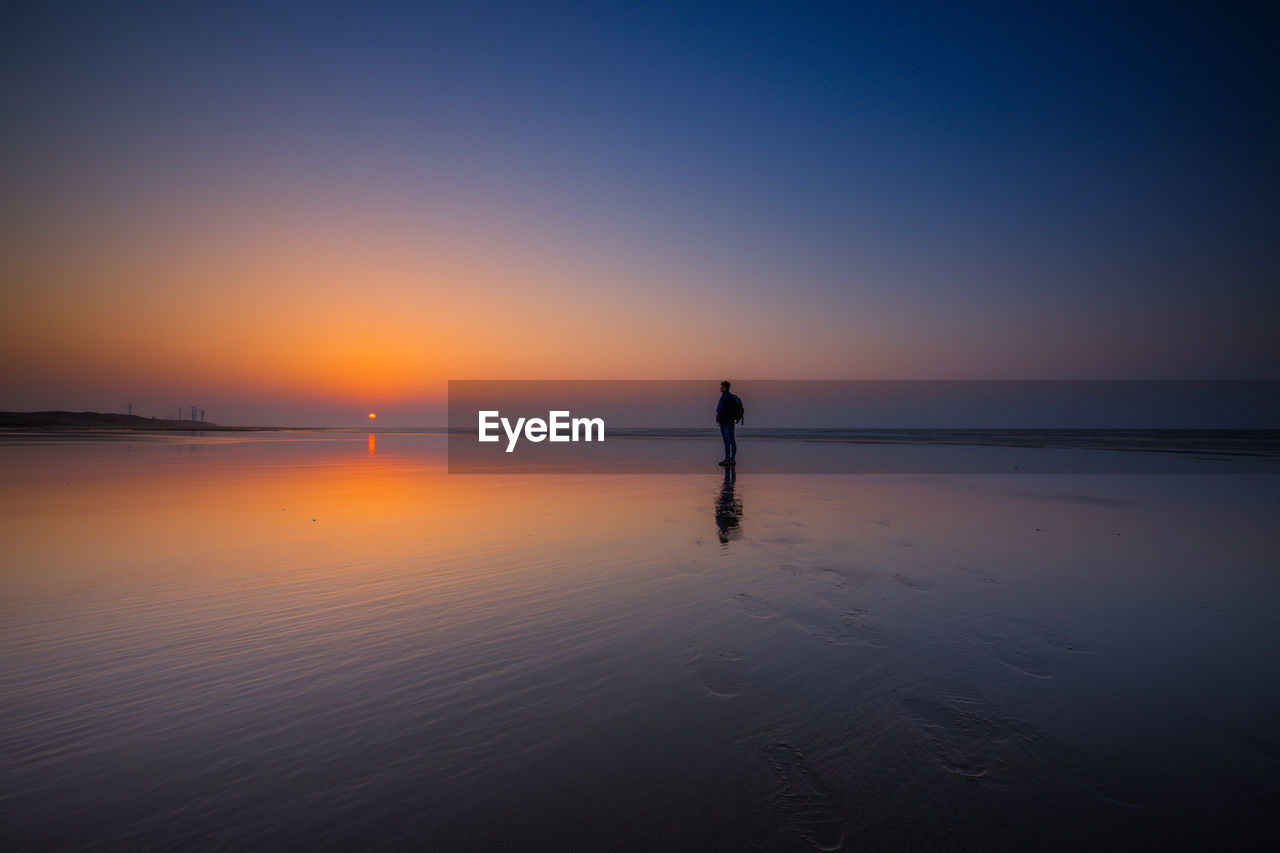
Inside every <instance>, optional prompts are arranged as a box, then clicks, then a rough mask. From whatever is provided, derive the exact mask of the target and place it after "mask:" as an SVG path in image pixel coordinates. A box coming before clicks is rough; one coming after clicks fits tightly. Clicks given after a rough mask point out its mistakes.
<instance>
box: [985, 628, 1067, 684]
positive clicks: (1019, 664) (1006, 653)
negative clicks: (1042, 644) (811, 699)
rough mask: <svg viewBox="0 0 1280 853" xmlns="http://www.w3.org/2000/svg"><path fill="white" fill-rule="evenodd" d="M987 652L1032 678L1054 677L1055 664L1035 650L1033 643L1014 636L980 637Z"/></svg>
mask: <svg viewBox="0 0 1280 853" xmlns="http://www.w3.org/2000/svg"><path fill="white" fill-rule="evenodd" d="M978 642H979V643H980V644H981V645H982V647H983V649H984V650H986V652H987V654H989V655H991V657H993V658H995V659H996V660H998V661H1000V663H1002V664H1004V665H1005V666H1007V667H1009V668H1010V669H1012V670H1014V671H1015V672H1020V673H1022V674H1023V675H1029V676H1031V677H1032V678H1040V679H1050V678H1053V677H1054V675H1053V666H1052V665H1051V664H1050V663H1049V661H1047V660H1045V659H1044V658H1043V657H1042V656H1040V655H1038V654H1036V653H1035V652H1034V651H1033V647H1032V644H1030V643H1027V642H1026V641H1024V640H1021V639H1015V638H1012V637H978Z"/></svg>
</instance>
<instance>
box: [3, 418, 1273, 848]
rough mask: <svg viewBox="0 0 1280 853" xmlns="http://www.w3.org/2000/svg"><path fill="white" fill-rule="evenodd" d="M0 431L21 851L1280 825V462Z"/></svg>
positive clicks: (900, 843)
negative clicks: (926, 457)
mask: <svg viewBox="0 0 1280 853" xmlns="http://www.w3.org/2000/svg"><path fill="white" fill-rule="evenodd" d="M0 465H2V466H3V470H4V471H5V477H4V481H3V485H2V486H0V506H3V512H2V513H0V537H2V540H3V542H4V543H5V548H4V558H3V562H2V565H0V662H2V665H0V797H2V800H0V841H3V843H4V845H5V847H6V848H7V849H47V848H51V847H58V848H77V847H86V848H92V849H122V848H130V849H137V848H169V849H173V848H184V849H189V848H197V849H198V848H221V847H228V846H234V847H257V848H263V847H285V848H294V849H315V848H352V847H379V848H419V849H420V848H426V849H433V850H449V849H458V850H469V849H475V850H492V849H502V848H503V847H506V846H520V847H521V848H522V849H557V848H559V849H592V850H601V849H687V850H708V849H725V850H742V849H760V850H812V849H836V848H839V847H843V848H845V849H855V848H861V849H886V848H892V849H902V848H910V847H919V848H931V849H946V848H969V849H973V848H977V847H982V848H985V849H992V848H995V849H1000V848H1006V849H1026V848H1027V847H1031V846H1035V847H1039V848H1046V847H1048V848H1060V849H1067V848H1079V847H1081V846H1083V845H1090V844H1099V843H1105V844H1108V845H1112V846H1115V845H1120V844H1128V845H1138V844H1142V845H1144V846H1145V845H1150V844H1152V843H1175V842H1176V843H1180V844H1184V845H1185V844H1201V845H1205V846H1219V845H1222V844H1224V843H1230V842H1233V841H1234V842H1242V841H1247V840H1248V839H1258V838H1267V837H1270V838H1274V837H1275V833H1276V831H1277V829H1278V828H1280V815H1278V812H1277V808H1278V805H1277V804H1278V803H1280V799H1278V798H1280V732H1278V731H1277V721H1278V720H1280V684H1278V683H1277V681H1276V679H1275V677H1274V664H1273V661H1274V660H1275V658H1276V654H1277V652H1280V575H1278V574H1277V572H1276V565H1277V559H1276V556H1277V545H1280V533H1277V532H1276V526H1275V519H1276V517H1277V512H1276V511H1277V509H1278V508H1280V478H1278V477H1275V476H1271V475H1243V476H1214V475H1178V476H1161V475H1116V476H1093V475H1090V476H1081V475H1026V476H994V475H993V476H935V477H925V476H887V475H886V476H837V475H828V476H806V475H791V476H786V475H770V476H753V475H751V474H750V473H749V472H748V471H747V470H746V469H745V468H744V470H743V471H742V472H740V473H737V474H736V475H733V476H732V479H726V477H727V476H729V475H725V474H723V473H722V472H721V471H720V470H719V469H714V468H713V469H712V472H711V473H708V474H707V475H705V476H701V475H632V476H603V475H601V476H591V475H578V476H568V475H541V476H533V475H526V476H510V477H506V476H501V475H488V476H466V475H458V474H454V475H449V474H447V473H446V460H445V440H444V438H443V437H440V436H429V435H395V434H380V435H377V436H365V435H359V436H354V435H333V434H246V435H234V434H232V435H213V436H195V437H190V436H188V437H179V436H118V437H116V438H115V439H113V440H104V439H102V438H95V439H79V440H59V441H37V440H10V441H8V442H7V443H6V444H5V445H4V446H0Z"/></svg>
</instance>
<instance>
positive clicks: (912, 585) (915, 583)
mask: <svg viewBox="0 0 1280 853" xmlns="http://www.w3.org/2000/svg"><path fill="white" fill-rule="evenodd" d="M893 579H894V580H896V581H897V582H898V583H900V584H902V585H903V586H905V587H907V588H908V589H914V590H917V591H919V592H933V590H934V589H935V586H934V584H933V582H932V581H926V580H921V579H920V578H913V577H911V576H909V575H904V574H901V573H898V574H895V575H894V576H893Z"/></svg>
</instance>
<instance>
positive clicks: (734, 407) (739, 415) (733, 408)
mask: <svg viewBox="0 0 1280 853" xmlns="http://www.w3.org/2000/svg"><path fill="white" fill-rule="evenodd" d="M727 408H728V410H729V411H728V415H729V423H731V424H740V423H742V419H743V416H744V415H746V413H747V412H746V409H744V408H743V406H742V398H741V397H739V396H738V395H737V394H730V395H729V405H728V407H727Z"/></svg>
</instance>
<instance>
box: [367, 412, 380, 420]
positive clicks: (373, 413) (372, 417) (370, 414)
mask: <svg viewBox="0 0 1280 853" xmlns="http://www.w3.org/2000/svg"><path fill="white" fill-rule="evenodd" d="M377 416H378V413H377V412H370V413H369V420H373V419H374V418H376V417H377Z"/></svg>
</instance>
